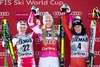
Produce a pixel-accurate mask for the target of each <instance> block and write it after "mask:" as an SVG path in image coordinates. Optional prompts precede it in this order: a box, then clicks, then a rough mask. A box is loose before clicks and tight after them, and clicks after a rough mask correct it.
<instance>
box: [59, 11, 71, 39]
mask: <svg viewBox="0 0 100 67" xmlns="http://www.w3.org/2000/svg"><path fill="white" fill-rule="evenodd" d="M61 18H62V25H63V28H64V31H65V33H66V35H67V36H68V39H69V40H71V38H72V33H71V31H70V29H69V27H68V25H67V24H66V23H68V22H69V21H68V20H67V19H68V18H67V16H66V13H62V16H61Z"/></svg>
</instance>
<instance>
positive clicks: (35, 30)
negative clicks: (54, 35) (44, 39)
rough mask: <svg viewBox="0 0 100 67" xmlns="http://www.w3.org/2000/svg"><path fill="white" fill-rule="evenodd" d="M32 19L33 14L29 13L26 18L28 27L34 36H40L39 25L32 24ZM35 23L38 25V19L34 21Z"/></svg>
mask: <svg viewBox="0 0 100 67" xmlns="http://www.w3.org/2000/svg"><path fill="white" fill-rule="evenodd" d="M33 19H34V12H31V13H30V15H29V18H28V25H29V27H30V28H31V29H32V30H33V31H34V32H35V33H36V34H42V30H41V29H40V25H39V24H35V23H34V22H33ZM36 22H37V23H40V19H36Z"/></svg>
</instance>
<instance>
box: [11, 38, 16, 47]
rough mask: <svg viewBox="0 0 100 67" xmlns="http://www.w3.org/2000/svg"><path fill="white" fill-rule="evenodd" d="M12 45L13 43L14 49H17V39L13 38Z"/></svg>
mask: <svg viewBox="0 0 100 67" xmlns="http://www.w3.org/2000/svg"><path fill="white" fill-rule="evenodd" d="M12 43H13V47H15V45H16V43H17V38H13V39H12Z"/></svg>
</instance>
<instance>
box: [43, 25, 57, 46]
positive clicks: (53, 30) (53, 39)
mask: <svg viewBox="0 0 100 67" xmlns="http://www.w3.org/2000/svg"><path fill="white" fill-rule="evenodd" d="M51 30H52V43H54V41H55V25H54V24H52V27H51ZM42 32H43V33H42V39H43V42H44V44H45V45H46V27H45V26H44V25H43V28H42Z"/></svg>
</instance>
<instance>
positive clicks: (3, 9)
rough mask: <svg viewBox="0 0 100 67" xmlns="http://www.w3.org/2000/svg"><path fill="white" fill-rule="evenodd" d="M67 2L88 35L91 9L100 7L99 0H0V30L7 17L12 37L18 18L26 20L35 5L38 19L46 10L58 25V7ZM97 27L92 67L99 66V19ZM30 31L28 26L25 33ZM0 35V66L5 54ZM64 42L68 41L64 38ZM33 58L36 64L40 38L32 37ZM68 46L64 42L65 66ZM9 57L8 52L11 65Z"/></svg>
mask: <svg viewBox="0 0 100 67" xmlns="http://www.w3.org/2000/svg"><path fill="white" fill-rule="evenodd" d="M64 3H66V4H68V5H69V6H70V8H71V11H72V13H71V14H72V17H73V18H74V17H75V16H77V15H79V16H81V18H82V20H83V24H84V26H85V28H86V31H87V34H88V35H89V36H90V22H91V20H92V10H93V8H94V7H98V8H99V9H100V0H0V32H1V22H2V20H3V19H7V20H8V22H9V25H10V31H11V35H12V37H14V36H15V35H16V34H17V33H18V32H17V29H16V23H17V22H18V21H20V20H24V21H26V22H27V20H28V16H29V14H30V12H31V7H32V6H36V7H39V8H40V19H41V22H42V16H43V14H44V12H46V11H48V12H49V13H50V14H52V16H53V18H54V24H55V25H58V24H59V22H60V21H59V20H60V16H61V12H60V7H61V5H62V4H64ZM97 24H98V29H97V33H96V40H95V48H94V50H95V51H94V55H95V56H94V63H95V65H94V67H100V62H99V59H100V29H99V27H100V21H98V23H97ZM30 32H32V30H31V29H30V28H28V30H27V33H30ZM1 41H2V37H0V67H4V56H5V55H6V53H5V51H4V48H3V47H2V43H1ZM66 42H68V43H69V41H68V40H67V39H66ZM34 50H35V60H36V64H37V66H38V61H39V54H40V40H39V39H38V38H35V39H34ZM68 50H69V47H67V44H65V58H66V59H65V67H68V64H69V55H68V54H69V53H68V52H67V51H68ZM15 52H16V51H15ZM11 62H12V61H11V57H10V55H9V54H8V65H9V67H12V63H11Z"/></svg>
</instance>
